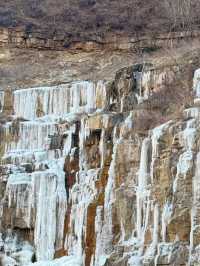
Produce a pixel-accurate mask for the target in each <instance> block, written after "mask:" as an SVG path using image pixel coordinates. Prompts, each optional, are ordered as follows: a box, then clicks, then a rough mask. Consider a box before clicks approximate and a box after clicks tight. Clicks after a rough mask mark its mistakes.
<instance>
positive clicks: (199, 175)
mask: <svg viewBox="0 0 200 266" xmlns="http://www.w3.org/2000/svg"><path fill="white" fill-rule="evenodd" d="M199 202H200V153H198V154H197V159H196V170H195V175H194V177H193V207H192V210H191V233H190V257H189V265H190V263H191V261H192V259H193V256H192V252H193V251H194V249H195V248H196V249H197V250H198V248H199V247H198V246H195V245H194V236H195V234H196V233H197V232H198V231H199V229H200V218H199V211H200V203H199ZM197 253H198V252H197Z"/></svg>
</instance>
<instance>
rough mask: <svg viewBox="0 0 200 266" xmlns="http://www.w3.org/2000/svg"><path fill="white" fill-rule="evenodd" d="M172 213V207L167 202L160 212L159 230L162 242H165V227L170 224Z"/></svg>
mask: <svg viewBox="0 0 200 266" xmlns="http://www.w3.org/2000/svg"><path fill="white" fill-rule="evenodd" d="M172 211H173V205H172V204H170V203H169V202H167V203H166V204H165V205H164V207H163V212H162V229H161V235H162V241H163V242H166V228H167V225H168V224H169V222H170V219H171V216H172Z"/></svg>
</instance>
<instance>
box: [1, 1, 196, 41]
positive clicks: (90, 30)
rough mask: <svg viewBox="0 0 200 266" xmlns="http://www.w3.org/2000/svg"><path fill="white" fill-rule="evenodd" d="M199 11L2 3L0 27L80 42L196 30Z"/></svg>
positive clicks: (172, 5)
mask: <svg viewBox="0 0 200 266" xmlns="http://www.w3.org/2000/svg"><path fill="white" fill-rule="evenodd" d="M199 11H200V2H199V1H198V0H163V1H160V0H143V1H141V0H124V1H121V0H104V1H102V0H57V1H54V0H43V1H41V0H15V1H13V0H2V1H1V3H0V26H5V27H15V26H25V27H26V30H27V32H31V31H36V30H43V32H45V34H47V35H48V36H60V34H61V35H65V37H66V38H68V39H70V40H71V39H72V40H73V41H75V40H78V41H80V40H85V39H90V40H92V39H98V36H102V35H104V34H105V33H107V32H112V33H124V34H129V35H130V34H131V35H133V34H134V35H135V34H140V33H152V32H154V33H156V32H169V31H177V30H187V29H189V28H190V29H194V28H198V27H199V24H200V22H199Z"/></svg>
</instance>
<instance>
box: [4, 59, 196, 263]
mask: <svg viewBox="0 0 200 266" xmlns="http://www.w3.org/2000/svg"><path fill="white" fill-rule="evenodd" d="M178 73H182V76H181V77H182V80H183V81H185V79H184V78H185V72H184V69H182V72H180V69H178V70H177V65H174V66H170V67H169V66H165V67H162V68H156V67H155V66H153V65H152V64H137V65H133V66H130V67H126V68H123V69H120V70H119V71H118V72H117V73H116V75H115V78H114V79H113V80H112V81H106V80H98V81H95V82H94V81H84V80H82V81H73V82H69V83H67V84H61V85H57V86H50V87H35V88H27V89H17V90H12V89H6V90H4V91H2V92H1V94H0V100H1V131H0V134H1V146H0V148H1V150H0V151H1V153H0V154H1V176H0V177H1V179H0V182H1V185H0V206H1V208H0V210H1V215H0V229H1V235H0V237H1V238H0V255H1V264H2V265H5V266H8V265H19V266H21V265H32V263H33V262H35V264H33V265H68V266H69V265H72V266H74V265H83V266H123V265H124V266H132V265H146V266H147V265H177V266H178V265H188V264H189V265H198V264H199V244H200V239H199V198H198V197H199V196H198V195H199V178H200V177H199V174H200V173H199V163H200V161H199V160H200V155H199V97H200V94H199V86H200V72H199V70H197V71H196V72H195V74H194V85H193V89H192V85H191V90H190V91H191V92H192V90H194V94H195V96H194V101H192V104H191V105H190V106H187V107H185V109H183V110H182V109H181V110H180V112H179V114H178V116H173V115H171V116H169V117H170V118H171V120H170V121H167V120H166V118H165V119H164V120H166V121H164V124H163V118H162V117H161V118H159V119H160V120H159V119H158V118H156V119H158V120H157V121H156V122H155V121H152V120H150V121H152V123H153V124H154V123H155V125H157V126H156V127H155V128H153V124H152V126H151V128H152V129H151V130H149V131H148V130H146V128H145V127H143V124H145V123H148V122H149V121H148V119H147V120H143V119H144V112H145V110H146V111H147V112H148V110H149V109H148V106H149V105H148V104H147V103H148V101H149V99H151V100H152V99H153V98H154V96H155V99H156V97H157V100H159V101H161V100H162V99H161V98H162V93H161V92H162V91H163V90H164V91H165V92H166V88H168V90H169V88H170V87H172V88H173V86H175V84H177V80H178V79H179V78H180V76H179V75H178ZM190 74H191V73H190ZM179 86H180V84H179ZM182 88H183V89H184V87H182ZM174 94H175V91H174ZM182 94H183V91H182ZM182 94H181V95H182ZM159 95H160V96H159ZM166 95H167V94H166ZM158 96H159V97H160V98H159V97H158ZM177 96H179V94H177ZM180 100H181V101H183V98H180ZM176 101H177V99H176ZM171 102H172V98H171ZM161 103H162V101H161ZM177 103H178V101H177ZM145 104H146V105H145ZM156 104H157V102H156V103H154V105H153V107H152V106H151V108H154V109H156V108H158V107H157V105H156ZM151 115H152V113H150V117H151ZM149 119H150V118H149ZM53 259H54V260H53ZM36 261H37V262H36Z"/></svg>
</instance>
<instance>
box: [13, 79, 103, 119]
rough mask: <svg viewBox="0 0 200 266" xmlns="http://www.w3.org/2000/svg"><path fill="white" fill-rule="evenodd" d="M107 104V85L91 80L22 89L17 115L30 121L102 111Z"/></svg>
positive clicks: (16, 99) (16, 102) (16, 95)
mask: <svg viewBox="0 0 200 266" xmlns="http://www.w3.org/2000/svg"><path fill="white" fill-rule="evenodd" d="M105 105H106V85H105V84H104V82H103V81H99V82H98V83H97V84H95V83H93V82H91V81H80V82H74V83H72V84H66V85H58V86H52V87H37V88H30V89H21V90H16V91H15V92H14V113H15V115H16V116H19V117H23V118H26V119H34V118H36V117H40V116H44V115H57V116H62V115H63V114H66V113H70V112H76V113H80V112H89V111H90V110H93V109H96V108H97V109H102V108H104V107H105Z"/></svg>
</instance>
